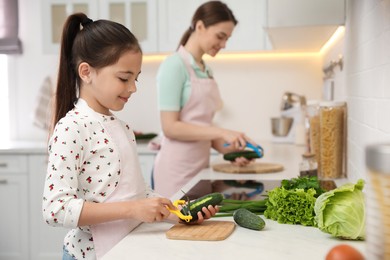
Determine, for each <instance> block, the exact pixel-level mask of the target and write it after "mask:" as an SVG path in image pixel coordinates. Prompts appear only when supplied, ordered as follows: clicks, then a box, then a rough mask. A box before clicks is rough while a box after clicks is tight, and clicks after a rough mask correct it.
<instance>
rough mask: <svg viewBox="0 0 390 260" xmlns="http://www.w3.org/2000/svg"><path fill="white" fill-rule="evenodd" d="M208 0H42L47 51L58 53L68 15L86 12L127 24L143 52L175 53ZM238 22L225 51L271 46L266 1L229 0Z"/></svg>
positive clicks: (260, 48) (254, 49) (95, 16)
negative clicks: (194, 16)
mask: <svg viewBox="0 0 390 260" xmlns="http://www.w3.org/2000/svg"><path fill="white" fill-rule="evenodd" d="M204 2H206V0H99V1H98V0H43V2H42V5H43V7H42V11H43V15H42V23H43V36H44V39H43V42H44V44H43V45H44V46H43V48H44V53H59V50H60V39H61V34H62V28H63V24H64V22H65V20H66V18H67V17H68V15H70V14H72V13H75V12H84V13H86V14H87V15H88V16H89V17H90V18H91V19H93V20H96V19H109V20H113V21H116V22H119V23H121V24H124V25H125V26H126V27H128V28H129V29H130V30H131V31H132V32H133V33H134V35H135V36H136V37H137V39H138V40H139V42H140V44H141V47H142V49H143V52H144V53H146V54H147V53H157V52H159V53H164V52H174V51H175V50H176V48H177V46H178V44H179V41H180V39H181V37H182V35H183V33H184V32H185V30H186V29H187V28H189V26H190V23H191V19H192V16H193V14H194V12H195V10H196V9H197V8H198V7H199V6H200V5H201V4H202V3H204ZM224 2H225V3H226V4H227V5H228V6H229V7H230V9H232V11H233V13H234V15H235V17H236V19H237V20H238V25H237V26H236V28H235V30H234V32H233V36H232V37H231V39H230V40H229V41H228V43H227V47H226V49H225V50H224V51H234V52H236V51H259V50H264V49H268V48H269V44H268V41H267V35H266V34H265V33H264V29H263V26H264V23H265V21H266V16H265V15H266V10H267V9H266V0H241V1H237V0H226V1H224Z"/></svg>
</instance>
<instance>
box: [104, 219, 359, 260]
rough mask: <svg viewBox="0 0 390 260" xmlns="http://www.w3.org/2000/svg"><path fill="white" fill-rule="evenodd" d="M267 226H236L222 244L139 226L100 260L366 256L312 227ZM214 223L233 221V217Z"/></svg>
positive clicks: (163, 225)
mask: <svg viewBox="0 0 390 260" xmlns="http://www.w3.org/2000/svg"><path fill="white" fill-rule="evenodd" d="M263 219H264V220H265V222H266V226H265V228H264V229H263V230H261V231H254V230H250V229H246V228H242V227H240V226H236V227H235V230H234V231H233V233H232V234H231V235H230V236H229V237H228V238H227V239H225V240H222V241H188V240H170V239H167V238H166V236H165V232H166V231H167V230H168V229H169V228H170V227H171V226H172V224H170V223H165V222H160V223H149V224H146V223H144V224H141V225H140V226H138V227H137V228H136V229H135V230H134V231H133V232H131V233H130V234H129V235H128V236H126V237H125V238H124V239H123V240H122V241H120V242H119V243H118V244H117V245H116V246H115V247H114V248H113V249H112V250H111V251H109V252H108V253H107V254H106V255H105V256H104V257H103V258H102V260H118V259H121V260H126V259H149V260H154V259H159V260H160V259H181V260H182V259H202V260H208V259H213V260H217V259H225V260H228V259H235V260H236V259H272V260H279V259H281V260H282V259H283V260H285V259H299V260H302V259H313V260H315V259H325V256H326V254H327V252H328V251H329V250H330V249H331V248H332V247H333V246H335V245H338V244H349V245H351V246H353V247H354V248H356V249H357V250H359V251H360V252H362V253H363V254H364V253H365V243H364V242H363V241H341V240H338V239H334V238H332V237H330V235H328V234H326V233H323V232H321V231H320V230H319V229H317V228H314V227H304V226H300V225H287V224H279V223H277V222H275V221H272V220H268V219H265V218H263ZM213 220H225V221H233V219H232V217H223V218H214V219H213Z"/></svg>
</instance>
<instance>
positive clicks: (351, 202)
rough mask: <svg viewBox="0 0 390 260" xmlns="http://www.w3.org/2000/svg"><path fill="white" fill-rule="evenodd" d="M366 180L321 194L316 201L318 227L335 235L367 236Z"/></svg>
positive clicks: (340, 236) (343, 237) (315, 210)
mask: <svg viewBox="0 0 390 260" xmlns="http://www.w3.org/2000/svg"><path fill="white" fill-rule="evenodd" d="M363 187H364V181H363V180H358V182H357V183H356V184H352V183H350V184H345V185H343V186H340V187H338V188H336V189H334V190H331V191H328V192H325V193H323V194H321V195H320V196H319V197H318V198H317V201H316V203H315V206H314V212H315V215H316V216H315V221H316V223H317V225H318V228H319V229H320V230H322V231H323V232H326V233H329V234H331V235H332V236H334V237H338V238H342V239H351V240H361V239H364V237H365V205H364V194H363V192H362V190H363Z"/></svg>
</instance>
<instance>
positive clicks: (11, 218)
mask: <svg viewBox="0 0 390 260" xmlns="http://www.w3.org/2000/svg"><path fill="white" fill-rule="evenodd" d="M28 208H29V203H28V175H27V159H26V156H17V155H0V209H1V214H0V260H25V259H28V255H29V253H28V249H29V245H28V242H29V240H28V234H29V231H28V227H29V226H28Z"/></svg>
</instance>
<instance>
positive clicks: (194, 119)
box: [154, 46, 221, 198]
mask: <svg viewBox="0 0 390 260" xmlns="http://www.w3.org/2000/svg"><path fill="white" fill-rule="evenodd" d="M178 53H179V55H180V56H181V58H182V59H183V61H184V63H185V66H186V69H187V71H188V73H189V75H190V80H191V95H190V97H189V99H188V101H187V103H186V104H185V105H184V107H183V108H182V110H181V111H180V120H181V121H183V122H186V123H190V124H195V125H204V126H209V125H211V123H212V119H213V117H214V114H215V112H216V110H217V109H218V108H219V107H220V105H221V97H220V94H219V90H218V86H217V84H216V82H215V81H214V79H212V78H198V77H197V76H196V74H195V71H194V69H193V68H192V67H191V64H190V60H191V56H190V54H189V53H188V52H187V51H186V50H185V49H184V47H183V46H181V47H180V48H179V50H178ZM210 148H211V141H178V140H174V139H170V138H167V137H163V138H162V141H161V149H160V150H159V152H158V154H157V156H156V160H155V165H154V185H155V186H154V187H155V190H156V192H158V193H159V194H161V195H163V196H165V197H168V198H169V197H171V196H172V195H174V194H175V193H176V192H178V191H179V190H180V189H181V188H182V187H183V186H184V185H185V184H186V183H187V182H189V181H190V180H191V179H192V178H193V177H194V176H195V175H196V174H198V173H199V172H200V171H201V170H202V169H204V168H207V167H209V163H210ZM185 192H188V191H185ZM210 192H211V184H210V182H205V183H204V184H202V185H198V187H196V189H192V190H191V194H187V195H190V197H193V198H196V197H199V196H201V195H202V194H207V193H210Z"/></svg>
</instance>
